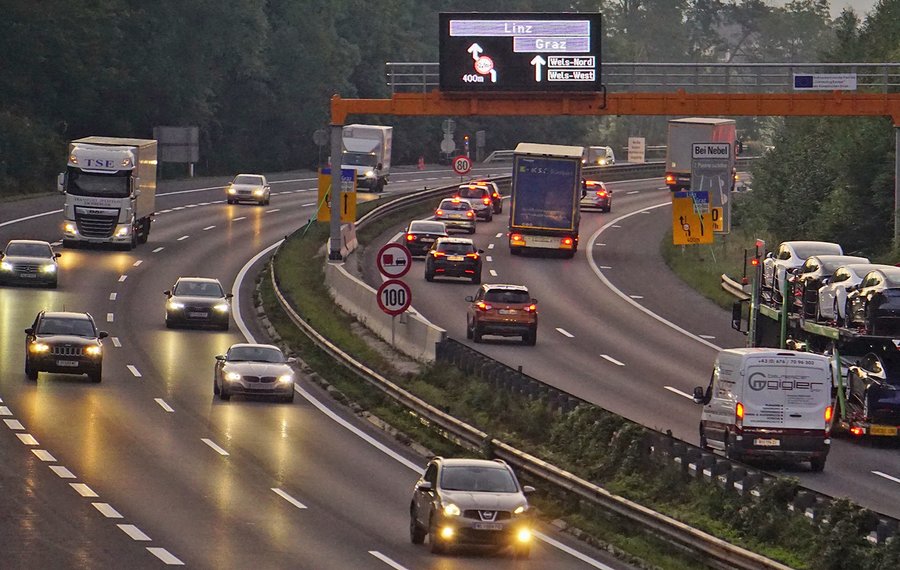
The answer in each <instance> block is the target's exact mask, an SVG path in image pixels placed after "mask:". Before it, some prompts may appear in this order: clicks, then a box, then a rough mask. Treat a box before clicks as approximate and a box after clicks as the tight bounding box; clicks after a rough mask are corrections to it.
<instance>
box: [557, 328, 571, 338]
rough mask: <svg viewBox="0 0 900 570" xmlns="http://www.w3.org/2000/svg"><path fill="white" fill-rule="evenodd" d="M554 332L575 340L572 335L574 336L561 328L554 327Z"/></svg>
mask: <svg viewBox="0 0 900 570" xmlns="http://www.w3.org/2000/svg"><path fill="white" fill-rule="evenodd" d="M556 332H558V333H559V334H561V335H563V336H567V337H569V338H575V335H574V334H572V333H570V332H569V331H567V330H566V329H563V328H560V327H556Z"/></svg>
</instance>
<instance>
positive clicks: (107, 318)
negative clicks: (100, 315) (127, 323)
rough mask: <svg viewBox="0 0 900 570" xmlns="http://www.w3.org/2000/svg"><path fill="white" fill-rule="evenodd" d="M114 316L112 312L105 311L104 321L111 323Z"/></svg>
mask: <svg viewBox="0 0 900 570" xmlns="http://www.w3.org/2000/svg"><path fill="white" fill-rule="evenodd" d="M115 318H116V316H115V315H114V314H113V313H106V322H108V323H111V322H113V320H114V319H115Z"/></svg>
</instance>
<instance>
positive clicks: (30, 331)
mask: <svg viewBox="0 0 900 570" xmlns="http://www.w3.org/2000/svg"><path fill="white" fill-rule="evenodd" d="M25 334H27V335H32V334H34V329H31V328H28V329H25Z"/></svg>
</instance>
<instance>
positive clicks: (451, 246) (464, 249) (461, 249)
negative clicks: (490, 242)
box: [437, 242, 475, 254]
mask: <svg viewBox="0 0 900 570" xmlns="http://www.w3.org/2000/svg"><path fill="white" fill-rule="evenodd" d="M437 250H438V251H442V252H444V253H459V254H466V253H475V245H474V244H471V243H453V242H451V243H441V244H438V246H437Z"/></svg>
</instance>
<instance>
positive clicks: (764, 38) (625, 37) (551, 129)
mask: <svg viewBox="0 0 900 570" xmlns="http://www.w3.org/2000/svg"><path fill="white" fill-rule="evenodd" d="M889 4H892V3H890V2H885V3H884V5H885V6H883V7H882V10H884V11H885V16H884V17H882V18H881V19H880V20H879V21H878V22H872V23H871V24H867V26H868V27H864V28H861V27H860V23H859V21H858V20H857V19H855V18H853V17H848V18H843V17H842V19H839V20H838V21H837V22H835V23H833V24H832V22H831V20H830V18H829V16H828V12H827V4H826V2H825V0H794V1H792V2H790V3H789V4H787V5H786V6H785V7H782V8H776V7H771V6H769V5H767V4H766V3H763V2H762V1H761V0H541V1H538V0H495V1H494V2H492V3H491V5H490V10H491V11H510V12H529V11H533V12H565V11H581V12H596V11H600V12H601V13H602V14H603V18H604V34H605V37H604V40H603V46H604V47H603V58H604V59H605V60H606V61H662V62H672V61H675V62H703V61H729V60H734V61H801V60H803V61H808V60H814V59H816V57H817V54H820V53H826V54H829V55H830V57H832V58H834V59H839V58H841V57H842V55H849V54H853V57H854V58H857V57H858V58H864V57H873V58H878V57H882V56H883V57H887V56H888V55H887V54H891V53H893V56H894V57H896V55H897V52H896V48H894V50H893V52H892V51H891V49H889V48H890V46H891V45H893V44H891V42H890V40H889V39H888V40H885V39H879V34H880V33H881V32H884V31H889V30H890V29H891V21H890V18H889V14H888V13H887V10H888V5H889ZM0 9H2V10H3V12H2V13H3V14H4V17H3V18H2V19H0V59H2V61H3V62H4V65H3V66H2V67H0V192H29V191H40V190H47V189H48V188H50V187H52V185H53V184H52V181H53V178H54V175H55V173H56V172H57V171H58V170H59V169H60V168H61V162H62V160H63V157H64V153H65V151H64V148H65V146H64V145H65V142H66V141H68V140H71V139H74V138H78V137H82V136H87V135H94V134H102V135H109V136H131V137H149V136H151V134H152V129H153V127H154V126H158V125H179V126H187V125H196V126H198V127H199V128H200V132H201V152H200V155H201V163H200V164H199V165H198V171H199V172H201V173H221V174H224V173H232V172H234V171H236V170H264V171H272V170H287V169H292V168H306V167H310V166H313V165H315V164H316V163H317V161H318V158H319V149H318V147H316V146H315V144H314V143H313V140H312V134H313V132H314V131H315V130H316V129H319V128H325V127H327V125H328V121H329V100H330V98H331V96H332V95H333V94H335V93H337V94H340V95H341V96H342V97H386V96H389V90H388V87H387V86H386V83H385V75H384V72H385V68H384V63H385V62H386V61H395V62H401V61H407V62H409V61H436V60H437V51H438V46H437V38H438V29H437V21H438V13H439V12H448V11H454V12H468V11H478V10H484V3H483V2H482V1H475V0H439V1H435V2H425V3H423V2H415V1H414V0H385V1H383V2H377V3H371V2H364V1H363V0H268V1H262V0H226V1H224V2H222V1H221V0H220V1H215V0H194V1H192V2H175V1H173V0H162V1H160V2H151V3H146V2H145V3H134V2H125V1H123V0H96V1H95V2H89V3H83V2H76V3H72V2H62V1H60V0H44V1H42V2H22V1H21V0H0ZM895 11H896V9H895ZM879 41H881V42H882V43H883V44H884V45H881V44H879V43H878V42H879ZM836 42H840V45H841V46H842V47H841V48H837V47H836ZM442 119H443V117H435V118H421V119H419V118H404V119H400V118H395V117H351V120H353V121H355V122H378V123H390V124H393V125H395V126H396V127H397V128H396V129H395V141H394V160H395V162H398V163H404V162H412V161H414V160H415V159H416V158H418V157H419V156H424V157H425V158H426V159H427V160H429V161H435V160H437V159H438V157H439V145H440V140H441V137H442V133H441V129H440V123H441V120H442ZM457 123H458V129H457V142H458V143H459V142H460V141H459V140H458V139H459V138H461V135H462V134H463V133H469V134H474V132H475V131H477V130H485V131H486V132H487V135H488V136H487V147H488V148H487V150H492V149H497V148H511V147H513V146H514V145H515V144H516V143H517V142H519V141H521V140H532V141H537V142H557V143H570V144H611V145H613V146H614V147H615V148H617V149H621V148H622V147H623V146H624V145H625V142H626V138H627V137H628V136H633V135H639V136H645V137H646V138H647V139H648V142H649V144H662V143H663V142H664V133H665V118H664V117H602V118H591V117H560V118H539V119H537V118H529V119H527V120H522V119H519V118H498V117H468V118H459V119H458V121H457ZM756 125H757V123H756V122H754V121H751V120H746V121H745V122H742V127H744V130H745V137H749V138H756V137H757V136H758V129H757V126H756ZM324 150H325V152H324V154H325V155H327V154H328V149H324ZM179 172H183V170H179Z"/></svg>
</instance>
